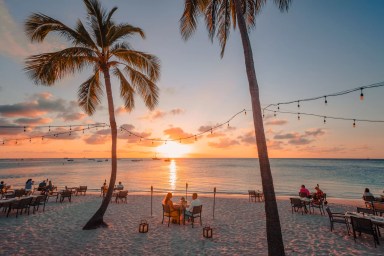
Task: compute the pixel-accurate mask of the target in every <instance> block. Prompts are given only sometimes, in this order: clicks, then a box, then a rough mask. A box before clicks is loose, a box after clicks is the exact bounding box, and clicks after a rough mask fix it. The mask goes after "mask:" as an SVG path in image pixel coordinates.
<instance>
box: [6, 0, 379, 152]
mask: <svg viewBox="0 0 384 256" xmlns="http://www.w3.org/2000/svg"><path fill="white" fill-rule="evenodd" d="M101 2H102V4H103V6H104V7H105V8H106V9H108V10H110V9H111V8H112V7H114V6H117V7H118V10H117V12H115V16H114V17H115V20H116V22H127V23H130V24H131V25H134V26H137V27H140V28H142V29H143V30H144V32H145V34H146V39H145V40H143V39H141V38H139V37H134V38H130V39H129V40H128V41H129V43H130V44H131V46H132V47H133V48H135V49H136V50H141V51H145V52H148V53H151V54H154V55H156V56H157V57H158V58H159V59H160V60H161V78H160V81H159V82H158V86H159V88H160V98H159V104H158V106H157V107H156V109H155V110H154V111H152V112H150V111H149V110H148V109H146V108H145V106H144V104H143V103H142V101H141V99H140V98H137V99H136V103H137V104H136V108H135V109H134V110H133V111H132V112H131V113H127V112H126V111H124V109H123V108H122V106H123V102H122V100H121V99H120V98H119V85H118V83H117V81H116V80H112V85H113V90H114V101H115V109H116V120H117V124H118V126H119V127H120V126H123V127H124V128H126V129H128V130H130V131H131V132H133V133H135V134H138V135H140V136H142V137H144V138H147V139H149V138H155V139H162V140H171V139H177V138H180V137H189V136H192V137H193V136H194V135H195V134H198V133H200V132H202V131H206V130H209V128H210V127H212V126H216V125H218V124H221V123H225V122H226V121H227V120H228V119H229V118H231V117H232V116H233V115H234V114H236V113H238V112H239V111H241V110H243V109H247V110H250V109H251V102H250V95H249V90H248V82H247V77H246V73H245V65H244V56H243V50H242V46H241V39H240V35H239V32H238V29H236V30H235V31H233V30H231V32H230V39H229V41H228V42H227V47H226V51H225V55H224V58H223V59H220V48H219V45H218V42H217V41H214V42H213V44H212V43H211V41H210V40H209V38H208V34H207V31H206V28H205V24H204V22H203V21H202V20H200V22H199V26H198V30H197V32H196V33H195V34H194V35H193V36H192V38H191V39H190V40H189V41H186V42H185V41H183V40H182V38H181V36H180V32H179V19H180V17H181V14H182V12H183V8H184V4H183V2H184V1H179V0H162V1H150V0H146V1H143V0H126V1H118V0H109V1H101ZM272 2H273V1H271V2H270V3H268V4H267V5H266V6H265V8H264V9H263V11H262V12H261V13H260V14H259V15H258V17H257V20H256V27H255V29H254V30H252V31H251V33H250V40H251V44H252V48H253V55H254V61H255V67H256V74H257V79H258V83H259V87H260V99H261V103H262V107H265V106H267V105H269V104H271V103H278V102H285V101H296V100H300V99H305V98H311V97H315V96H322V95H327V94H331V93H335V92H339V91H344V90H348V89H353V88H357V87H360V86H366V85H370V84H374V83H379V82H383V81H384V29H383V28H384V19H383V18H382V17H383V16H382V14H383V10H384V1H381V0H371V1H366V2H364V3H363V2H361V1H358V0H349V1H332V0H326V1H315V0H313V1H312V0H293V1H292V2H293V3H292V5H291V7H290V9H289V11H288V12H287V13H281V12H280V11H279V10H278V9H277V7H276V6H275V5H274V4H272ZM33 12H41V13H43V14H46V15H48V16H51V17H53V18H56V19H58V20H60V21H62V22H63V23H65V24H67V25H69V26H71V27H73V26H74V24H75V22H76V20H77V19H78V18H80V19H82V20H83V21H84V18H85V8H84V6H83V3H82V1H80V0H66V1H52V0H29V1H25V0H0V67H1V68H0V77H1V81H0V126H12V125H18V126H26V127H27V129H26V131H25V132H24V131H23V129H5V128H0V142H1V143H2V142H3V141H5V143H4V145H0V158H30V157H47V158H50V157H59V158H61V157H80V158H82V157H86V158H89V157H110V148H111V145H110V136H109V130H108V129H106V128H102V127H99V128H98V129H97V130H96V129H90V130H85V131H84V134H83V133H82V132H72V133H71V135H69V130H70V128H69V127H68V128H60V129H59V130H56V128H51V131H49V128H37V127H36V126H43V125H45V126H59V125H73V127H71V130H74V129H75V128H76V125H84V126H83V127H82V128H86V127H87V124H92V123H108V122H109V119H108V110H107V104H106V97H103V100H102V104H101V105H100V107H99V108H98V109H97V111H96V113H95V114H94V115H93V116H87V115H86V114H85V113H84V112H82V110H81V109H80V108H79V107H78V106H77V90H78V86H79V85H80V84H81V83H82V82H84V81H85V80H86V78H87V77H88V76H89V75H90V74H91V73H90V72H89V71H88V70H83V72H82V73H78V74H76V75H75V76H71V77H66V78H65V79H63V80H62V81H60V82H59V83H57V84H56V85H55V86H53V87H45V86H41V85H40V86H36V85H34V83H33V82H32V81H31V80H30V79H29V78H28V77H27V75H26V74H25V73H24V71H23V67H24V59H25V58H26V57H28V56H29V55H31V54H37V53H42V52H50V51H56V50H59V49H62V48H64V47H65V46H66V45H67V42H65V41H63V40H62V39H60V38H59V37H58V36H56V34H55V35H54V36H52V35H51V36H49V37H48V38H47V40H45V41H44V43H42V44H32V43H30V42H29V41H28V40H27V38H26V36H25V33H24V29H23V24H24V21H25V19H26V18H27V17H28V16H29V15H30V14H31V13H33ZM359 96H360V91H357V92H354V93H351V94H347V95H343V96H339V97H332V98H328V104H327V105H325V104H324V100H323V99H321V100H318V101H313V102H302V103H301V104H300V109H298V108H297V104H291V105H288V106H282V107H281V108H280V110H283V111H292V112H302V113H303V112H305V113H312V114H317V115H322V116H333V117H343V118H352V119H368V120H383V121H384V115H383V109H384V101H383V96H384V87H379V88H375V89H370V90H364V96H365V97H364V100H363V101H360V100H359ZM352 123H353V122H352V121H342V120H331V119H328V120H327V122H326V124H324V122H323V118H317V117H310V116H301V118H300V120H298V119H297V115H288V114H278V115H277V116H276V117H274V116H273V114H271V113H267V112H266V117H265V119H264V124H265V131H266V136H267V140H268V146H269V147H268V149H269V156H270V157H273V158H281V157H282V158H288V157H294V158H384V147H383V145H384V136H383V133H382V131H383V129H384V122H376V123H369V122H357V123H356V127H355V128H353V127H352ZM62 131H68V134H65V135H60V136H59V137H57V138H56V137H55V138H53V137H50V138H48V137H47V136H46V135H47V134H49V133H51V134H52V133H54V132H62ZM41 136H46V137H45V139H44V140H42V139H41ZM30 137H38V138H33V139H32V140H31V142H30V141H29V138H30ZM15 139H18V141H17V143H16V141H15ZM23 139H24V140H23ZM155 155H156V156H157V157H257V153H256V146H255V138H254V131H253V120H252V116H251V113H250V112H249V111H247V114H246V115H245V114H244V113H241V114H239V115H238V116H236V117H235V118H234V119H233V120H232V121H231V122H230V123H229V126H228V125H224V126H222V127H221V128H220V129H215V130H213V133H212V134H211V133H210V132H208V133H206V134H204V135H203V136H200V137H198V138H197V140H195V139H194V138H192V139H189V140H182V142H181V143H179V142H174V143H171V142H169V141H168V142H167V144H165V143H156V142H155V143H152V141H151V140H141V141H140V140H139V138H137V137H134V136H129V134H128V133H127V132H120V131H119V139H118V157H131V158H136V157H154V156H155Z"/></svg>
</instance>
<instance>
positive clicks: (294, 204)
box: [289, 197, 304, 215]
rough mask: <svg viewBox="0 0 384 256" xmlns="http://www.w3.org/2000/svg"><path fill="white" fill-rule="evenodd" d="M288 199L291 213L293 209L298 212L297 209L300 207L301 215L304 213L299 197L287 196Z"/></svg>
mask: <svg viewBox="0 0 384 256" xmlns="http://www.w3.org/2000/svg"><path fill="white" fill-rule="evenodd" d="M289 200H290V201H291V208H292V214H293V212H294V211H295V212H298V211H299V209H301V215H303V214H304V204H303V202H302V201H301V200H300V198H294V197H291V198H289Z"/></svg>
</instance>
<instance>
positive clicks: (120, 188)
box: [115, 181, 124, 190]
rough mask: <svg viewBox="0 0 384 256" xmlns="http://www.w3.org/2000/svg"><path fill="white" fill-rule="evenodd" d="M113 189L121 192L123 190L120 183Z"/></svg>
mask: <svg viewBox="0 0 384 256" xmlns="http://www.w3.org/2000/svg"><path fill="white" fill-rule="evenodd" d="M115 189H116V190H123V189H124V186H123V184H121V181H119V185H117V186H116V188H115Z"/></svg>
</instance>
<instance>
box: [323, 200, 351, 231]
mask: <svg viewBox="0 0 384 256" xmlns="http://www.w3.org/2000/svg"><path fill="white" fill-rule="evenodd" d="M325 210H326V211H327V213H328V217H329V222H330V224H331V231H333V223H341V224H345V225H346V226H347V232H348V235H349V223H348V219H347V218H346V217H345V215H344V213H341V212H332V211H331V209H329V207H326V208H325Z"/></svg>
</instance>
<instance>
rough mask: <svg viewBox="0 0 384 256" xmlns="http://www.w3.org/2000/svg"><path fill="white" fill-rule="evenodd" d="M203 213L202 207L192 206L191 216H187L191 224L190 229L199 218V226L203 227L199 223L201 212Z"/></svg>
mask: <svg viewBox="0 0 384 256" xmlns="http://www.w3.org/2000/svg"><path fill="white" fill-rule="evenodd" d="M202 211H203V206H202V205H200V206H194V207H193V209H192V215H190V216H188V217H189V218H190V220H191V222H192V228H193V224H194V223H195V219H196V218H199V219H200V226H201V225H203V224H202V222H201V212H202Z"/></svg>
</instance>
